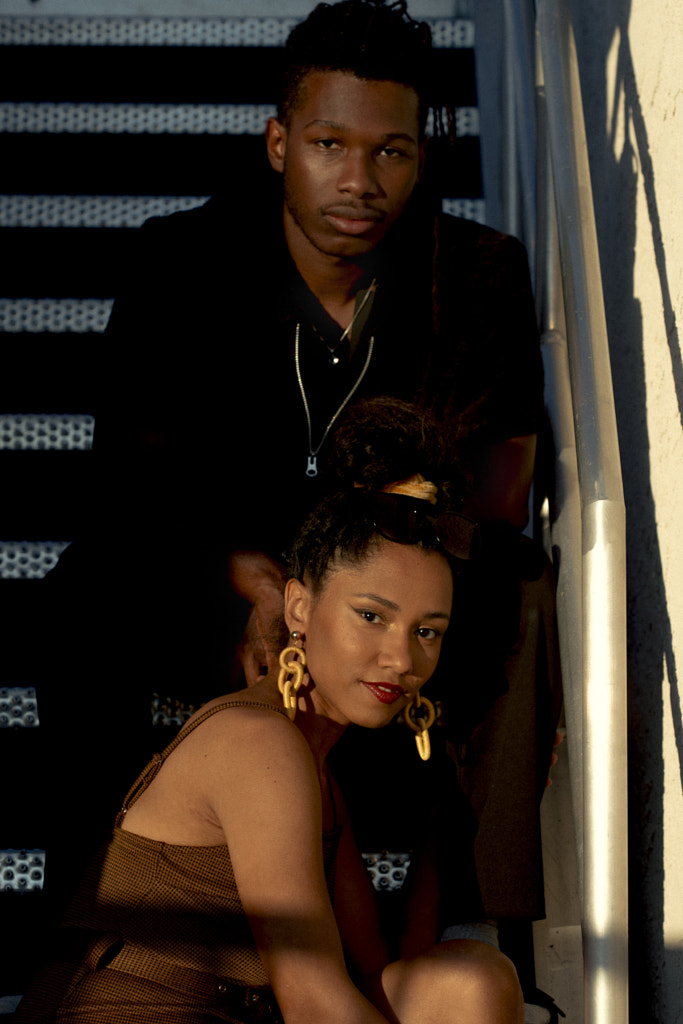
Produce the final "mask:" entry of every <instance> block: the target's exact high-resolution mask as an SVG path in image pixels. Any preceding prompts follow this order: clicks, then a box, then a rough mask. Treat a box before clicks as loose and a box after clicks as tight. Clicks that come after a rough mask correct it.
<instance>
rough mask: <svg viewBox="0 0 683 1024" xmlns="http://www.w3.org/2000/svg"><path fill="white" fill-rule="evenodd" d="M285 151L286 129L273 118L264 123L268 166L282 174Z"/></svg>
mask: <svg viewBox="0 0 683 1024" xmlns="http://www.w3.org/2000/svg"><path fill="white" fill-rule="evenodd" d="M286 149H287V129H286V128H285V126H284V125H283V124H280V122H279V121H278V120H277V118H275V117H269V118H268V121H267V122H266V152H267V153H268V159H269V161H270V166H271V167H272V168H273V170H274V171H279V172H280V174H282V172H283V170H284V167H285V150H286Z"/></svg>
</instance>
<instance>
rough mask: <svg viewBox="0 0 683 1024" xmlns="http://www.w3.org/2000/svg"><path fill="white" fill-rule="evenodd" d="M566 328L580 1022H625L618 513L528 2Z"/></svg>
mask: <svg viewBox="0 0 683 1024" xmlns="http://www.w3.org/2000/svg"><path fill="white" fill-rule="evenodd" d="M536 10H537V32H538V40H539V50H540V55H541V62H542V69H543V81H544V86H545V90H544V91H545V113H546V117H547V126H548V143H549V146H548V149H549V154H550V161H551V165H552V178H553V182H554V195H555V212H556V217H557V236H558V241H559V253H560V262H561V272H562V283H563V290H564V310H565V316H566V325H567V351H568V368H569V378H570V383H571V394H572V404H573V410H574V425H575V432H576V453H577V466H578V480H579V491H580V498H581V537H582V539H581V544H582V561H581V575H582V591H581V599H582V630H581V633H582V651H581V661H582V668H583V716H582V717H583V732H582V750H581V753H582V766H583V780H582V789H583V801H582V802H583V815H582V817H583V828H582V833H583V856H582V872H581V875H582V885H581V905H582V907H581V909H582V913H581V924H582V932H583V950H584V1014H585V1024H613V1022H615V1021H619V1022H627V1021H628V833H627V822H628V805H627V772H626V767H627V755H626V556H625V551H626V516H625V507H624V494H623V487H622V480H621V469H620V460H619V442H618V436H617V424H616V414H615V409H614V396H613V392H612V374H611V368H610V360H609V346H608V340H607V326H606V321H605V309H604V301H603V295H602V279H601V274H600V258H599V253H598V244H597V232H596V227H595V215H594V211H593V199H592V190H591V183H590V170H589V166H588V150H587V145H586V135H585V128H584V121H583V105H582V101H581V88H580V83H579V77H578V62H577V59H576V50H575V46H574V37H573V32H572V25H571V20H570V18H569V16H568V13H567V11H566V8H565V5H564V4H563V3H561V2H558V0H537V5H536Z"/></svg>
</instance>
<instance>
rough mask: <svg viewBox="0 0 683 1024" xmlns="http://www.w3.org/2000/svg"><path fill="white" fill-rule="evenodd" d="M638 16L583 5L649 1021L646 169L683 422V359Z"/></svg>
mask: <svg viewBox="0 0 683 1024" xmlns="http://www.w3.org/2000/svg"><path fill="white" fill-rule="evenodd" d="M630 13H631V2H630V0H608V2H607V3H601V4H590V5H584V3H582V0H574V2H573V15H574V27H575V32H576V44H577V51H578V58H579V67H580V70H581V83H582V89H583V94H584V97H587V96H590V102H585V105H584V114H585V118H586V128H587V135H588V140H589V150H590V160H591V177H592V182H593V197H594V202H595V211H596V220H597V229H598V239H599V245H600V252H601V255H602V266H603V286H604V293H605V307H606V316H607V329H608V335H609V338H610V347H611V356H612V375H613V381H614V395H615V403H616V413H617V423H618V428H619V441H620V446H621V451H622V471H623V481H624V495H625V501H626V522H627V537H626V545H627V567H628V576H627V581H628V595H629V596H628V630H629V646H628V687H629V764H630V769H629V804H630V812H629V813H630V879H631V885H630V907H631V910H630V919H631V928H630V960H631V964H632V965H634V969H633V970H632V971H631V978H630V986H631V1005H632V1008H633V1011H632V1012H633V1014H634V1016H635V1017H638V1016H639V1015H640V1013H641V1012H642V1007H644V1006H648V1007H651V1008H652V1009H651V1017H650V1019H652V1020H657V1021H667V1022H668V1021H673V1020H678V1019H680V1018H679V1016H678V1013H679V1012H680V1004H679V1006H678V1009H677V1010H673V1006H674V1005H675V1000H674V998H673V997H674V995H675V993H673V992H668V993H667V976H668V978H669V979H675V978H678V979H680V978H681V976H682V975H683V952H681V951H680V950H677V951H676V952H674V951H673V950H672V949H671V948H669V949H666V948H665V941H664V910H665V908H664V840H663V834H664V827H665V822H664V761H663V746H662V745H663V712H664V708H663V705H662V692H663V691H662V684H663V682H664V675H663V667H664V665H666V675H667V678H668V687H669V694H668V696H669V700H670V706H671V715H672V718H673V727H674V734H675V739H676V749H677V752H678V765H679V777H680V778H681V784H682V787H683V770H682V768H681V766H682V764H683V722H682V719H681V697H680V687H679V680H678V673H677V667H676V657H675V653H674V649H673V642H672V630H671V622H670V618H669V613H668V608H667V595H666V590H665V585H664V579H663V575H662V562H661V552H660V545H659V538H658V535H657V522H656V514H655V506H654V499H653V494H652V489H651V482H650V481H651V465H650V451H651V443H650V437H649V433H648V423H647V415H646V397H647V396H646V379H645V347H644V337H643V319H642V311H641V308H640V303H639V302H638V301H637V300H636V298H635V297H634V271H635V242H636V237H635V236H636V200H637V188H638V187H639V180H638V174H637V169H636V168H639V169H640V173H641V174H642V178H643V186H644V189H645V194H646V198H647V209H648V214H649V220H650V227H651V237H652V248H653V254H654V258H655V263H656V268H657V273H658V276H659V285H660V289H661V306H662V316H663V321H664V322H663V325H662V327H663V330H662V332H659V331H658V332H657V336H658V337H662V336H664V337H666V339H667V343H668V346H669V352H670V359H671V373H672V377H673V384H674V387H675V391H676V397H677V401H678V410H679V416H680V420H681V424H682V425H683V364H682V362H681V353H680V347H679V336H678V329H677V325H676V317H675V312H674V309H673V306H672V300H671V292H670V288H669V280H668V273H667V266H666V253H665V251H664V245H663V241H662V234H661V225H660V215H659V209H658V203H657V191H656V185H657V183H656V179H655V170H654V166H653V163H652V158H651V154H650V146H649V140H648V133H647V125H646V122H645V117H644V115H643V109H642V106H641V102H640V97H639V92H638V83H637V80H636V74H635V70H634V66H633V59H632V54H631V49H630V42H629V21H630ZM610 55H611V57H610ZM608 57H610V59H609V61H608ZM614 58H616V59H614ZM606 69H607V73H606ZM610 103H611V104H612V106H611V108H610ZM624 126H625V128H624ZM601 143H602V145H601ZM665 699H666V698H665ZM674 957H675V958H676V961H677V962H675V963H674ZM636 965H637V969H636ZM645 965H647V967H646V968H645V969H643V968H644V967H645ZM669 984H670V982H669ZM676 984H680V981H679V982H677V983H676ZM667 1006H668V1010H667Z"/></svg>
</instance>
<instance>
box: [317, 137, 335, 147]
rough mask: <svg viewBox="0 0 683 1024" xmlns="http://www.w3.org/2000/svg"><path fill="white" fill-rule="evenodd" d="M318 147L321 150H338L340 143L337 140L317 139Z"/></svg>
mask: <svg viewBox="0 0 683 1024" xmlns="http://www.w3.org/2000/svg"><path fill="white" fill-rule="evenodd" d="M316 145H317V146H319V147H320V148H321V149H337V148H338V146H339V143H338V142H337V140H336V139H317V140H316Z"/></svg>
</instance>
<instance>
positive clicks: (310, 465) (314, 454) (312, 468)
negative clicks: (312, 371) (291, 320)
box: [294, 324, 375, 476]
mask: <svg viewBox="0 0 683 1024" xmlns="http://www.w3.org/2000/svg"><path fill="white" fill-rule="evenodd" d="M300 328H301V324H297V325H296V334H295V336H294V365H295V367H296V379H297V380H298V381H299V390H300V391H301V397H302V399H303V402H304V410H305V412H306V423H307V424H308V460H307V462H306V476H317V475H318V452H319V451H320V449H321V448H322V446H323V445H324V443H325V438H326V437H327V435H328V434H329V432H330V430H331V429H332V425H333V424H334V423H335V421H336V420H337V417H338V416H339V415H340V413H341V412H343V410H344V409H345V408H346V406H347V405H348V404H349V402H350V401H351V399H352V398H353V396H354V395H355V393H356V391H357V390H358V387H359V385H360V382H361V381H362V379H363V377H364V376H365V374H366V372H367V369H368V366H369V365H370V360H371V359H372V350H373V348H374V347H375V337H374V335H373V336H372V337H371V338H370V341H369V343H368V354H367V357H366V360H365V366H364V367H363V369H362V370H361V372H360V375H359V377H358V379H357V380H356V383H355V384H354V385H353V387H352V388H351V390H350V391H349V393H348V395H347V396H346V398H345V399H344V401H343V402H342V404H341V405H340V406H339V408H338V409H337V411H336V412H335V414H334V416H333V417H332V419H331V420H330V422H329V423H328V424H327V426H326V427H325V433H324V434H323V436H322V438H321V439H320V444H319V445H318V447H317V448H315V449H314V448H313V428H312V426H311V413H310V410H309V408H308V400H307V399H306V391H305V388H304V381H303V377H302V376H301V365H300V363H299V331H300Z"/></svg>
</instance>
